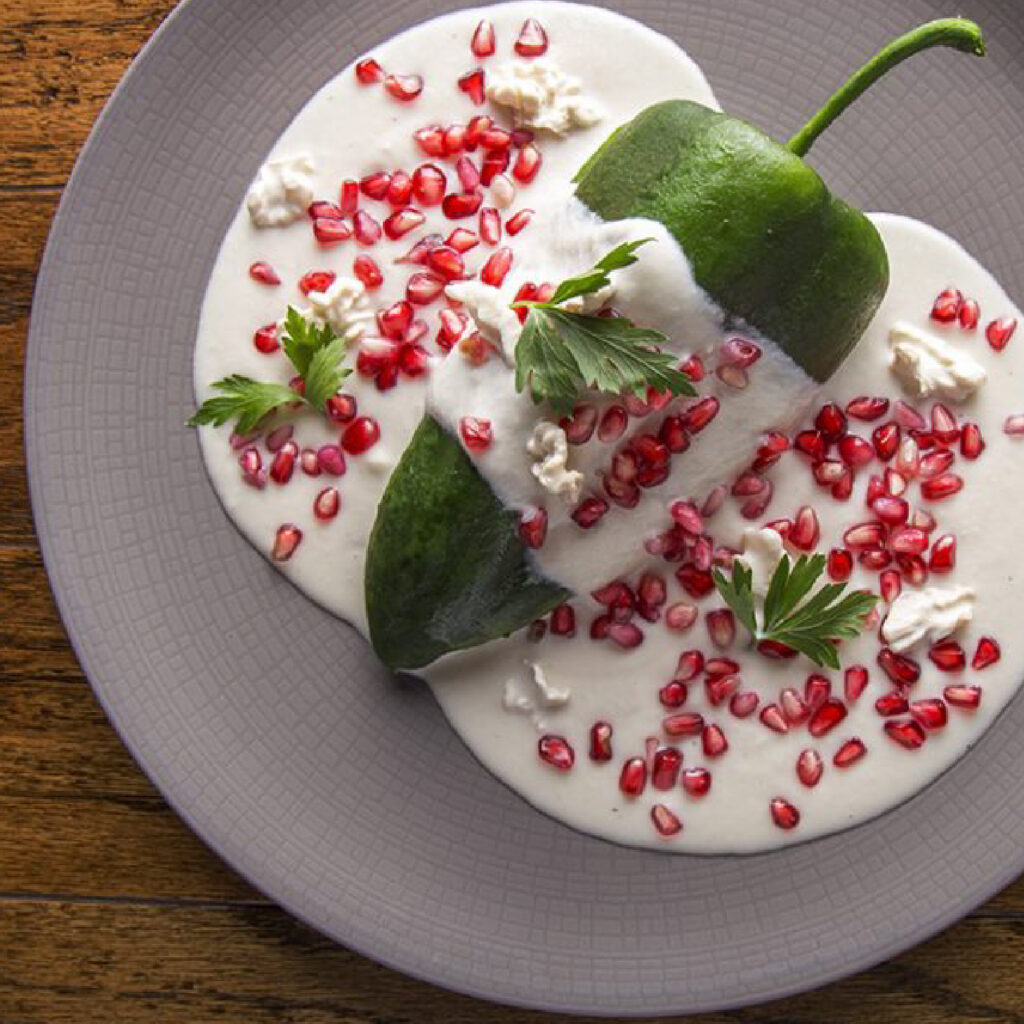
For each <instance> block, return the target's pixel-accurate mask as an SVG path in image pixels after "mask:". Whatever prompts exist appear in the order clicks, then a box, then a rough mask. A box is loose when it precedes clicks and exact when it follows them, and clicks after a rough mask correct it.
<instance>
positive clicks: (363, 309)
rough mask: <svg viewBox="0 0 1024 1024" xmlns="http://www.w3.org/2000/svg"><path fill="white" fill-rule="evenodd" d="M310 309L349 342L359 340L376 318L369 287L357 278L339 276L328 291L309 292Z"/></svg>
mask: <svg viewBox="0 0 1024 1024" xmlns="http://www.w3.org/2000/svg"><path fill="white" fill-rule="evenodd" d="M309 304H310V312H311V313H312V315H313V316H315V317H316V318H317V319H318V320H321V321H323V322H324V323H328V324H330V325H331V327H332V328H333V329H334V333H335V334H337V335H338V336H339V337H340V338H344V339H345V340H346V341H358V340H359V339H360V338H361V337H362V336H363V335H364V334H365V333H366V331H367V328H368V327H369V325H370V323H371V322H372V321H373V310H372V309H371V308H370V302H369V299H368V298H367V295H366V288H365V287H363V283H362V282H361V281H357V280H356V279H355V278H354V277H337V278H335V279H334V281H332V282H331V285H330V287H329V288H328V289H327V291H325V292H310V293H309Z"/></svg>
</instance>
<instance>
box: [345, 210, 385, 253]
mask: <svg viewBox="0 0 1024 1024" xmlns="http://www.w3.org/2000/svg"><path fill="white" fill-rule="evenodd" d="M352 222H353V225H354V233H355V236H356V241H357V242H358V243H359V244H360V245H375V244H376V243H377V242H379V241H380V236H381V227H380V224H378V223H377V221H376V220H374V218H373V217H371V216H370V215H369V214H368V213H367V212H366V211H365V210H356V213H355V216H354V217H353V218H352Z"/></svg>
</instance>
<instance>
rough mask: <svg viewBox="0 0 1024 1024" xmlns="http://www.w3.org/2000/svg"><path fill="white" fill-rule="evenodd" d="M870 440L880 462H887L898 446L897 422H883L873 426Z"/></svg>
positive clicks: (898, 429)
mask: <svg viewBox="0 0 1024 1024" xmlns="http://www.w3.org/2000/svg"><path fill="white" fill-rule="evenodd" d="M871 442H872V445H873V446H874V449H875V454H876V455H877V456H878V458H879V459H880V460H881V461H882V462H888V461H889V460H890V459H891V458H892V457H893V456H894V455H895V454H896V450H897V449H898V448H899V444H900V428H899V424H897V423H883V424H882V425H881V426H880V427H875V429H874V431H872V434H871Z"/></svg>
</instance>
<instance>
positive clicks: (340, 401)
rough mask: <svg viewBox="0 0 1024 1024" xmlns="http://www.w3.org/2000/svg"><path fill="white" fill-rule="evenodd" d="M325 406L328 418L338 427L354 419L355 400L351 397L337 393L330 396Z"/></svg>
mask: <svg viewBox="0 0 1024 1024" xmlns="http://www.w3.org/2000/svg"><path fill="white" fill-rule="evenodd" d="M325 405H326V409H327V416H328V418H329V419H330V421H331V422H332V423H337V424H338V425H339V426H344V425H345V424H346V423H351V422H352V421H353V420H354V419H355V418H356V400H355V399H354V398H353V397H352V396H351V395H344V394H342V393H341V392H338V394H336V395H331V397H330V398H328V399H327V402H326V403H325Z"/></svg>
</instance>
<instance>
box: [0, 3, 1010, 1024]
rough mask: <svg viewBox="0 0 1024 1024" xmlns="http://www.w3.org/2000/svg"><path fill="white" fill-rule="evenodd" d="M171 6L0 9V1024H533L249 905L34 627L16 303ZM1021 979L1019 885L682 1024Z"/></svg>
mask: <svg viewBox="0 0 1024 1024" xmlns="http://www.w3.org/2000/svg"><path fill="white" fill-rule="evenodd" d="M172 6H173V2H172V0H86V2H84V3H83V2H82V0H6V2H5V4H4V5H2V9H0V351H2V352H3V355H4V358H3V360H2V361H0V1024H28V1022H32V1024H68V1022H74V1024H86V1022H89V1024H93V1022H102V1024H118V1022H133V1024H134V1022H143V1021H144V1022H146V1024H165V1022H166V1024H205V1022H208V1021H213V1020H217V1021H225V1022H239V1024H243V1022H244V1024H264V1022H271V1021H274V1022H288V1024H328V1022H332V1024H341V1022H344V1024H363V1022H365V1024H370V1022H374V1024H390V1022H399V1021H401V1022H408V1021H416V1022H437V1024H456V1022H469V1021H473V1022H475V1024H497V1022H511V1021H516V1022H532V1021H542V1020H552V1019H554V1018H551V1017H550V1016H548V1015H545V1014H531V1013H524V1012H521V1011H517V1010H507V1009H503V1008H500V1007H497V1006H493V1005H490V1004H487V1003H482V1002H478V1001H476V1000H473V999H469V998H465V997H462V996H455V995H451V994H449V993H447V992H444V991H441V990H440V989H437V988H433V987H432V986H430V985H425V984H422V983H420V982H417V981H412V980H410V979H408V978H405V977H403V976H401V975H399V974H395V973H394V972H392V971H389V970H386V969H384V968H383V967H379V966H377V965H376V964H373V963H371V962H369V961H367V960H364V959H363V958H362V957H360V956H357V955H356V954H354V953H350V952H347V951H346V950H344V949H341V948H339V947H338V946H336V945H334V944H333V943H331V942H329V941H328V940H326V939H324V938H322V937H321V936H319V935H317V934H316V933H314V932H312V931H310V930H309V929H308V928H305V927H304V926H302V925H300V924H297V923H296V922H295V921H293V920H292V919H291V918H289V917H288V915H286V914H285V913H284V912H282V911H281V910H278V909H277V908H276V907H274V906H273V905H272V904H270V903H269V902H268V901H267V900H266V899H264V898H263V897H262V896H261V895H260V894H259V893H256V892H254V891H253V890H252V889H250V888H249V887H248V886H247V885H246V884H245V883H244V882H243V881H242V880H241V879H239V878H238V877H237V876H236V875H235V874H233V873H232V872H231V871H230V870H229V869H228V868H227V867H225V866H224V865H223V864H222V863H221V862H220V861H219V860H217V858H216V857H214V856H213V855H212V854H211V853H210V852H209V851H208V850H207V849H206V848H205V847H204V846H203V845H202V843H201V842H200V841H199V840H198V839H196V838H195V837H194V836H193V835H192V834H191V833H190V832H189V831H188V830H187V829H186V828H185V827H184V826H183V825H182V824H181V822H180V821H178V819H177V818H176V817H175V816H174V815H173V814H172V813H171V811H170V810H168V808H167V806H166V805H165V804H164V802H163V800H162V799H161V798H160V796H159V795H158V794H157V793H156V792H155V791H154V789H153V788H152V786H150V784H149V783H148V782H147V781H146V779H145V778H144V776H143V775H142V773H141V772H140V771H139V769H138V768H137V767H136V766H135V764H134V762H133V761H132V760H131V758H130V757H129V756H128V754H127V752H126V751H125V750H124V748H123V747H122V746H121V744H120V742H119V741H118V739H117V736H116V735H115V734H114V731H113V729H112V728H111V727H110V725H109V724H108V722H107V720H106V718H105V717H104V715H103V712H102V711H101V710H100V709H99V707H98V706H97V704H96V702H95V700H94V699H93V697H92V694H91V692H90V690H89V687H88V684H87V683H86V680H85V677H84V676H83V674H82V671H81V669H80V668H79V666H78V663H77V662H76V660H75V657H74V654H73V653H72V650H71V647H70V645H69V644H68V641H67V637H66V636H65V634H64V630H63V628H62V627H61V624H60V621H59V619H58V618H57V614H56V611H55V610H54V605H53V601H52V599H51V597H50V591H49V587H48V584H47V580H46V575H45V573H44V571H43V565H42V561H41V558H40V555H39V548H38V546H37V543H36V540H35V536H34V534H33V529H32V518H31V513H30V511H29V504H28V494H27V491H26V486H25V469H24V462H23V451H22V429H21V378H22V367H23V362H24V351H25V334H26V329H27V326H28V319H29V307H30V303H31V300H32V286H33V281H34V277H35V273H36V269H37V267H38V264H39V258H40V254H41V252H42V248H43V244H44V242H45V240H46V233H47V230H48V228H49V224H50V219H51V218H52V216H53V213H54V210H55V209H56V206H57V202H58V200H59V199H60V194H61V187H62V185H63V184H64V181H65V180H66V178H67V176H68V173H69V172H70V170H71V165H72V162H73V161H74V158H75V154H76V153H77V151H78V149H79V147H80V146H81V144H82V143H83V142H84V140H85V137H86V135H87V133H88V131H89V128H90V126H91V125H92V123H93V120H94V119H95V118H96V116H97V114H98V113H99V111H100V107H101V106H102V104H103V102H104V100H105V99H106V97H107V95H108V94H109V92H110V90H111V89H112V88H113V87H114V85H115V83H116V82H117V80H118V78H119V77H120V75H121V74H122V72H123V71H124V70H125V68H126V67H127V66H128V63H129V61H130V60H131V58H132V56H133V55H134V54H135V53H136V51H137V50H138V49H139V47H140V46H141V45H142V44H143V42H145V40H146V39H147V38H148V36H149V35H150V34H151V33H152V32H153V30H154V29H155V28H156V27H157V25H158V24H159V22H160V20H161V18H163V17H164V16H165V15H166V14H167V12H168V11H169V10H170V9H171V7H172ZM836 927H837V928H841V927H842V922H841V921H837V922H836ZM780 955H784V951H781V950H780ZM1022 971H1024V880H1021V881H1018V882H1017V883H1016V884H1015V885H1013V886H1011V887H1010V888H1009V889H1007V890H1006V891H1005V892H1004V893H1002V894H1001V895H999V896H997V897H996V898H995V899H993V900H992V901H991V902H990V903H989V904H988V905H987V906H985V907H982V908H981V909H980V910H978V911H977V912H976V913H974V914H972V915H971V916H970V917H969V918H967V919H966V920H964V921H962V922H961V923H960V924H958V925H956V927H954V928H951V929H950V930H949V931H947V932H946V933H944V934H943V935H940V936H939V937H938V938H936V939H934V940H932V941H931V942H929V943H927V944H926V945H924V946H922V947H920V948H918V949H916V950H913V951H911V952H910V953H907V954H906V955H904V956H902V957H899V958H898V959H896V960H894V961H892V962H891V963H888V964H884V965H882V966H880V967H876V968H875V969H874V970H873V971H870V972H868V973H866V974H862V975H860V976H859V977H856V978H853V979H850V980H849V981H844V982H841V983H839V984H836V985H832V986H830V987H828V988H826V989H823V990H820V991H817V992H813V993H810V994H808V995H805V996H800V997H798V998H795V999H790V1000H786V1001H784V1002H780V1003H774V1004H770V1005H766V1006H762V1007H759V1008H756V1009H752V1010H747V1011H744V1012H739V1013H734V1014H718V1015H715V1016H713V1017H707V1018H704V1019H705V1020H706V1021H709V1022H710V1021H773V1022H798V1021H820V1022H825V1021H828V1022H837V1024H838V1022H843V1021H878V1022H882V1024H898V1022H903V1021H906V1022H913V1024H933V1022H939V1021H942V1022H949V1024H954V1022H955V1024H965V1022H973V1021H977V1022H982V1021H984V1022H994V1021H1024V982H1022V980H1021V972H1022ZM564 1019H566V1020H568V1018H564Z"/></svg>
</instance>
